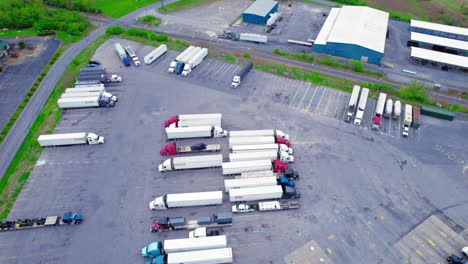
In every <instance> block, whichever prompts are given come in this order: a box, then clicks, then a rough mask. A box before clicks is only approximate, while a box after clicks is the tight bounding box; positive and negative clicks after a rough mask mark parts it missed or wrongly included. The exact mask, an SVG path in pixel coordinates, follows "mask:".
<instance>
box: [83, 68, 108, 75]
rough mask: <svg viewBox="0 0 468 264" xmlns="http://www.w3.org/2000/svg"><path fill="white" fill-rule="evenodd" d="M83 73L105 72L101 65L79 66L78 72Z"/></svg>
mask: <svg viewBox="0 0 468 264" xmlns="http://www.w3.org/2000/svg"><path fill="white" fill-rule="evenodd" d="M85 73H99V74H104V73H106V69H104V68H103V67H92V68H89V67H86V68H81V70H80V74H85Z"/></svg>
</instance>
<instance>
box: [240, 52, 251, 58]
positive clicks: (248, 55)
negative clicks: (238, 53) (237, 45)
mask: <svg viewBox="0 0 468 264" xmlns="http://www.w3.org/2000/svg"><path fill="white" fill-rule="evenodd" d="M242 57H244V58H246V59H251V58H252V56H251V55H250V54H249V53H244V54H242Z"/></svg>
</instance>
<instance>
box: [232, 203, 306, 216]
mask: <svg viewBox="0 0 468 264" xmlns="http://www.w3.org/2000/svg"><path fill="white" fill-rule="evenodd" d="M299 208H300V204H299V202H298V201H268V202H258V203H241V204H235V205H233V206H232V212H233V213H250V212H255V211H259V212H265V211H279V210H290V209H299Z"/></svg>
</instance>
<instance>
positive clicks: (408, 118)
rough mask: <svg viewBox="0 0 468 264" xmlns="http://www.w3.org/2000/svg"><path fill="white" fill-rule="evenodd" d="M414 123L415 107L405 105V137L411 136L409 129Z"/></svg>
mask: <svg viewBox="0 0 468 264" xmlns="http://www.w3.org/2000/svg"><path fill="white" fill-rule="evenodd" d="M412 122H413V107H412V106H411V105H409V104H406V105H405V120H404V121H403V132H402V135H403V137H407V136H408V135H409V128H410V126H411V123H412Z"/></svg>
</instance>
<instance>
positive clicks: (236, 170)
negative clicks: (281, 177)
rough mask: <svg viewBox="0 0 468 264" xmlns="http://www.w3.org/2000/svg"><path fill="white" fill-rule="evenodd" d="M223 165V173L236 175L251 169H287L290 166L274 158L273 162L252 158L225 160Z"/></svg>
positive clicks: (276, 170) (278, 170)
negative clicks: (246, 159)
mask: <svg viewBox="0 0 468 264" xmlns="http://www.w3.org/2000/svg"><path fill="white" fill-rule="evenodd" d="M221 167H222V168H223V175H236V174H241V173H243V172H251V171H267V170H273V171H274V172H280V171H285V170H286V169H287V168H288V164H286V163H283V162H281V161H279V160H274V161H273V162H271V160H252V161H236V162H223V163H222V166H221Z"/></svg>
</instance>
